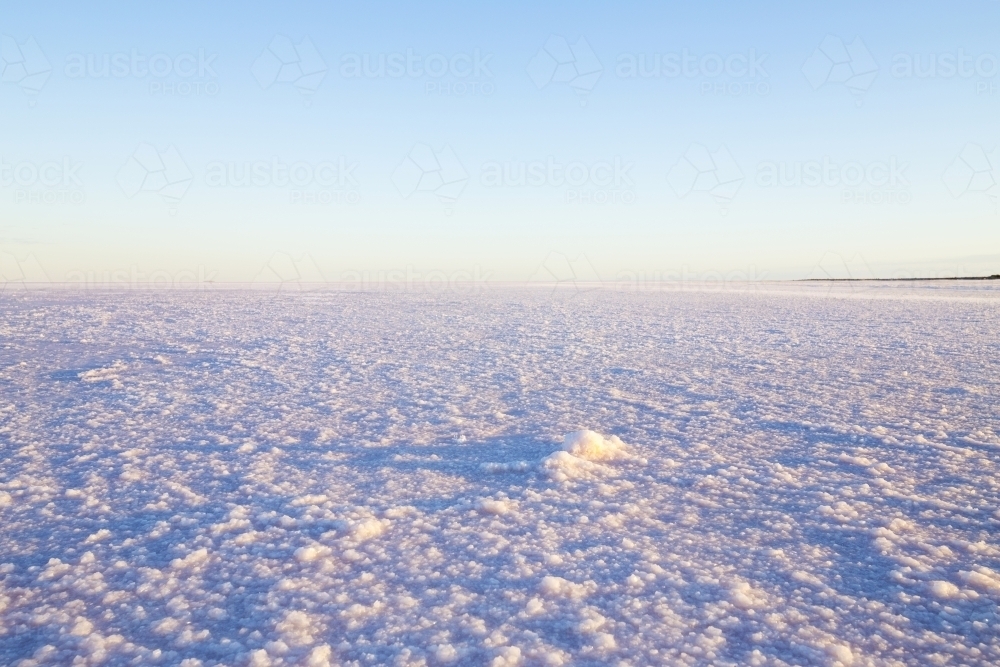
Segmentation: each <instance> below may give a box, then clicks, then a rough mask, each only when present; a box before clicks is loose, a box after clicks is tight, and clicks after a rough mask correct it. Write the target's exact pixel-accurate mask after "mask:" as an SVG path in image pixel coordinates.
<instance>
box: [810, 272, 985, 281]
mask: <svg viewBox="0 0 1000 667" xmlns="http://www.w3.org/2000/svg"><path fill="white" fill-rule="evenodd" d="M918 280H919V281H925V280H1000V273H994V274H993V275H992V276H955V277H953V278H796V279H794V280H792V281H791V282H796V283H814V282H820V283H871V282H880V283H892V282H914V281H918Z"/></svg>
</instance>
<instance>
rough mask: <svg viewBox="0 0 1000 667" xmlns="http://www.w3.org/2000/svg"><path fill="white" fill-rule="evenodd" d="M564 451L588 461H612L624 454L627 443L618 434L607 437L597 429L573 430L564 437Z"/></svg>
mask: <svg viewBox="0 0 1000 667" xmlns="http://www.w3.org/2000/svg"><path fill="white" fill-rule="evenodd" d="M562 448H563V451H565V452H569V453H570V454H572V455H573V456H576V457H577V458H581V459H586V460H587V461H611V460H613V459H616V458H620V457H621V456H623V455H624V454H625V453H626V451H625V443H624V442H622V441H621V440H620V439H619V438H618V436H616V435H613V436H611V437H610V438H605V437H604V436H602V435H601V434H600V433H597V432H595V431H588V430H583V431H573V432H572V433H568V434H566V437H565V438H564V439H563V446H562Z"/></svg>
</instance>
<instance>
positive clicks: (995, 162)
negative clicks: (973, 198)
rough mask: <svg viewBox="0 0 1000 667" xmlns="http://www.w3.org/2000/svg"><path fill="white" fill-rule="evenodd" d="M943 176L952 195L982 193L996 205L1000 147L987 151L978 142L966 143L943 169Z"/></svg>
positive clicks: (999, 186) (999, 177) (999, 171)
mask: <svg viewBox="0 0 1000 667" xmlns="http://www.w3.org/2000/svg"><path fill="white" fill-rule="evenodd" d="M943 178H944V183H945V186H946V187H947V188H948V191H949V192H951V195H952V197H956V198H958V197H962V196H964V195H966V194H970V193H972V194H982V195H985V196H986V197H988V198H989V200H990V201H991V202H992V203H993V206H994V207H996V206H997V197H998V195H1000V149H997V148H994V149H993V150H992V151H990V152H989V153H987V152H986V150H985V149H983V147H982V146H979V145H978V144H966V145H965V148H963V149H962V152H961V153H959V154H958V156H957V157H956V158H955V160H954V161H953V162H952V163H951V164H950V165H948V168H947V169H945V171H944V176H943Z"/></svg>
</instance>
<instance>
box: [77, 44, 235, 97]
mask: <svg viewBox="0 0 1000 667" xmlns="http://www.w3.org/2000/svg"><path fill="white" fill-rule="evenodd" d="M218 57H219V54H218V53H208V52H206V51H205V49H198V52H197V53H187V52H186V53H179V54H176V55H171V54H168V53H154V54H153V55H151V56H146V55H145V54H143V53H140V52H139V50H138V49H132V50H131V51H129V52H128V53H125V52H118V53H86V54H84V53H73V54H70V55H69V56H67V58H66V65H65V67H64V68H63V73H64V74H65V75H66V77H67V78H70V79H110V78H114V79H124V78H132V79H152V80H151V81H150V83H149V93H150V94H151V95H163V96H177V97H189V96H192V95H208V96H214V95H217V94H218V93H219V83H218V78H219V76H218V74H217V73H216V72H215V68H214V66H213V65H214V63H215V59H216V58H218Z"/></svg>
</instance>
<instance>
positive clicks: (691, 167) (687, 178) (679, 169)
mask: <svg viewBox="0 0 1000 667" xmlns="http://www.w3.org/2000/svg"><path fill="white" fill-rule="evenodd" d="M743 179H744V177H743V171H742V170H741V169H740V167H739V165H738V164H736V160H734V159H733V156H732V154H731V153H730V152H729V149H728V148H726V147H725V146H720V147H719V148H718V149H716V150H715V151H710V150H708V148H707V147H706V146H704V145H702V144H698V143H695V144H691V145H690V146H689V147H688V149H687V150H686V151H685V152H684V155H683V156H682V157H681V158H680V159H679V160H678V161H677V162H676V163H675V164H674V166H673V167H671V168H670V171H669V172H668V173H667V182H668V183H669V184H670V187H671V188H672V189H673V191H674V192H675V193H676V194H677V196H678V197H686V196H688V195H689V194H691V193H692V192H704V193H707V194H708V195H710V196H711V197H712V199H714V200H715V201H716V202H717V203H718V204H719V205H720V206H721V207H722V213H723V215H725V214H726V213H727V212H728V210H729V205H730V204H731V203H732V201H733V198H734V197H735V196H736V193H737V192H738V191H739V189H740V186H741V185H743Z"/></svg>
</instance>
